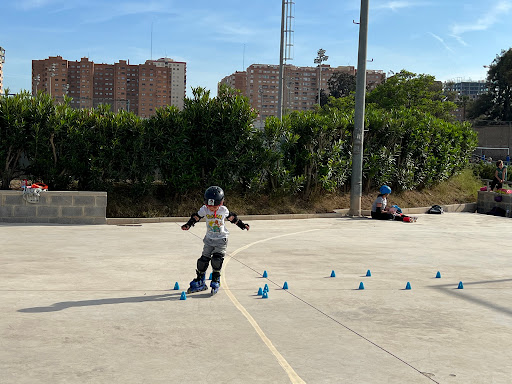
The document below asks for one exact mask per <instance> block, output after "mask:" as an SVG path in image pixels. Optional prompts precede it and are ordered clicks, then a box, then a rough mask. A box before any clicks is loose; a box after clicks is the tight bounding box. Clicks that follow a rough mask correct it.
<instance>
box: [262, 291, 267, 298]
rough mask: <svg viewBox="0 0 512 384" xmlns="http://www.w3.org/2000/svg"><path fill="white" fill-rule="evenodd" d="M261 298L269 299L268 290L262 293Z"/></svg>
mask: <svg viewBox="0 0 512 384" xmlns="http://www.w3.org/2000/svg"><path fill="white" fill-rule="evenodd" d="M261 298H262V299H268V292H267V291H265V292H263V295H261Z"/></svg>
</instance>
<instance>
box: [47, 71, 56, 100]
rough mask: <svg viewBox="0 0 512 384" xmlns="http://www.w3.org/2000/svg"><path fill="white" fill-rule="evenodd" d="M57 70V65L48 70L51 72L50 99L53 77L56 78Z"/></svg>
mask: <svg viewBox="0 0 512 384" xmlns="http://www.w3.org/2000/svg"><path fill="white" fill-rule="evenodd" d="M56 69H57V64H56V63H53V64H52V65H51V66H50V68H48V72H50V88H49V94H50V97H51V96H52V77H55V70H56Z"/></svg>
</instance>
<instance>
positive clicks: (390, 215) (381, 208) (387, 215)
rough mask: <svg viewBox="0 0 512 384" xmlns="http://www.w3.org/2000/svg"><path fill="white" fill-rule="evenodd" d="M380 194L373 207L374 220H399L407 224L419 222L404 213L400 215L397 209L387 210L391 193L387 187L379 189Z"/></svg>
mask: <svg viewBox="0 0 512 384" xmlns="http://www.w3.org/2000/svg"><path fill="white" fill-rule="evenodd" d="M379 192H380V193H379V194H378V195H377V198H376V199H375V201H374V202H373V205H372V219H377V220H397V221H405V222H406V223H414V222H415V221H416V220H418V218H417V217H412V216H406V215H404V214H402V213H398V212H397V210H396V208H393V207H392V208H386V206H387V204H388V200H387V197H388V195H389V194H390V193H391V188H390V187H388V186H387V185H383V186H382V187H380V189H379Z"/></svg>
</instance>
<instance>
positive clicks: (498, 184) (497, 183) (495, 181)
mask: <svg viewBox="0 0 512 384" xmlns="http://www.w3.org/2000/svg"><path fill="white" fill-rule="evenodd" d="M494 187H498V189H500V188H503V184H502V183H500V181H499V180H498V179H497V178H496V176H494V179H493V180H492V183H491V191H493V190H494Z"/></svg>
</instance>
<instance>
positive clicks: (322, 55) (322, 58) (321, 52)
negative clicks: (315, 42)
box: [314, 48, 329, 105]
mask: <svg viewBox="0 0 512 384" xmlns="http://www.w3.org/2000/svg"><path fill="white" fill-rule="evenodd" d="M317 55H318V56H317V57H316V58H315V60H314V62H315V64H318V105H320V91H321V89H322V61H327V60H328V59H329V56H326V55H325V49H322V48H320V49H319V50H318V52H317Z"/></svg>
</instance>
